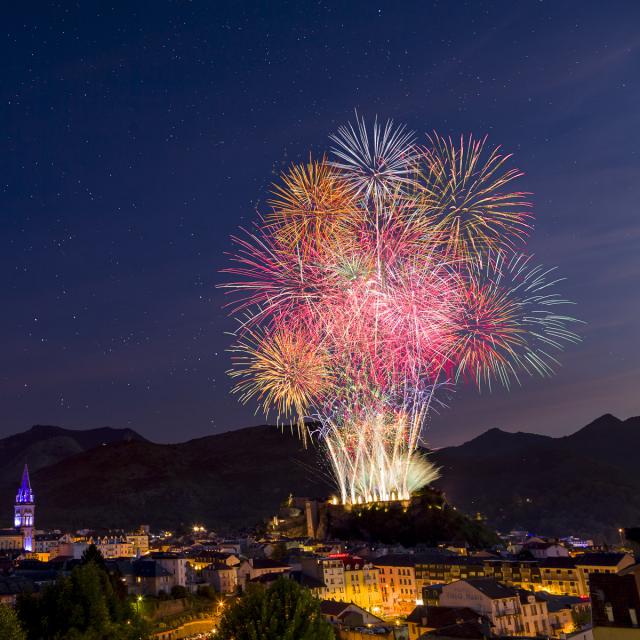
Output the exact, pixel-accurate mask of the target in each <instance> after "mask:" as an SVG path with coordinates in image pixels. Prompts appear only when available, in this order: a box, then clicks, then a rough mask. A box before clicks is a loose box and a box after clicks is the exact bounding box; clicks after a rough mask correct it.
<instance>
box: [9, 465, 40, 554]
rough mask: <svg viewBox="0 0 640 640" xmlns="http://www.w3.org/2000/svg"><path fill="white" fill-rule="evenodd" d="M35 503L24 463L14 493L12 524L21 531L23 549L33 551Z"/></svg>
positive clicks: (27, 469) (27, 470)
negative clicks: (20, 478)
mask: <svg viewBox="0 0 640 640" xmlns="http://www.w3.org/2000/svg"><path fill="white" fill-rule="evenodd" d="M35 510H36V503H35V499H34V497H33V491H31V483H30V482H29V468H28V467H27V465H26V464H25V465H24V471H23V472H22V482H21V483H20V488H19V489H18V493H17V494H16V507H15V517H14V519H13V524H14V526H15V527H16V529H20V531H21V532H22V539H23V544H22V546H23V548H24V550H25V551H33V525H34V518H35Z"/></svg>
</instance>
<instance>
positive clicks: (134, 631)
mask: <svg viewBox="0 0 640 640" xmlns="http://www.w3.org/2000/svg"><path fill="white" fill-rule="evenodd" d="M87 555H88V557H85V558H84V559H83V562H82V563H81V564H79V565H78V566H76V567H75V568H74V569H73V571H72V572H71V575H69V576H66V577H62V578H59V579H58V580H57V581H56V582H55V584H53V585H50V586H48V587H45V589H44V590H43V592H42V594H41V596H40V597H39V598H36V597H33V596H22V597H21V598H19V600H18V606H17V610H18V616H19V618H20V620H21V621H22V624H23V626H24V628H25V630H26V632H27V638H28V640H41V639H46V640H63V639H64V640H112V639H113V638H118V639H120V640H134V639H135V640H139V639H140V638H146V637H147V635H148V634H147V633H146V630H145V626H146V625H145V623H144V622H143V621H142V620H141V619H140V618H139V617H138V616H137V615H136V613H135V612H134V610H133V608H132V606H131V603H130V601H129V600H128V598H127V595H126V589H125V588H124V585H123V584H122V581H121V580H120V579H119V577H118V576H116V575H110V574H109V573H108V572H107V571H106V570H105V569H104V568H103V567H102V566H100V564H99V563H98V562H96V559H95V558H93V557H92V556H93V555H94V554H93V553H90V554H87ZM2 637H4V636H2Z"/></svg>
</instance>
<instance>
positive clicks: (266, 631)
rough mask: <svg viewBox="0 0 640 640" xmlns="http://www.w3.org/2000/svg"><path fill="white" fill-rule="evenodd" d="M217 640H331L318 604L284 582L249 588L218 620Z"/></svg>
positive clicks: (310, 597)
mask: <svg viewBox="0 0 640 640" xmlns="http://www.w3.org/2000/svg"><path fill="white" fill-rule="evenodd" d="M218 633H219V637H220V638H221V640H334V638H335V636H334V633H333V628H332V627H331V625H330V624H329V623H328V622H327V621H326V620H325V619H324V618H323V617H322V614H321V613H320V602H319V601H318V600H317V598H315V597H314V596H313V595H312V594H311V592H310V591H309V589H305V588H302V587H300V586H299V585H298V584H297V583H296V582H294V581H293V580H290V579H288V578H280V579H278V580H277V581H276V582H274V583H273V584H272V585H271V586H270V587H269V588H267V589H265V588H264V587H263V586H261V585H250V586H249V587H248V588H247V590H246V592H245V593H244V594H243V596H242V597H241V598H240V599H239V600H238V601H237V602H236V603H235V604H234V605H232V606H231V607H230V608H229V609H227V611H226V612H225V614H224V615H223V617H222V620H221V621H220V627H219V629H218Z"/></svg>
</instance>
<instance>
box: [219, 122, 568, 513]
mask: <svg viewBox="0 0 640 640" xmlns="http://www.w3.org/2000/svg"><path fill="white" fill-rule="evenodd" d="M331 139H332V141H333V143H334V147H333V148H332V152H333V157H332V158H331V159H323V160H322V161H320V162H314V161H310V162H309V163H308V164H306V165H300V166H294V167H293V168H292V169H291V170H290V171H289V172H288V173H287V174H286V175H284V176H283V177H282V184H280V185H278V186H276V187H275V189H274V192H273V199H272V200H271V201H270V206H271V211H270V212H269V213H268V214H267V215H266V216H265V217H264V218H263V219H261V221H260V223H259V224H257V225H256V228H255V229H254V231H253V232H247V233H244V234H243V236H242V237H240V238H236V239H235V242H236V245H237V251H236V253H235V255H234V256H233V261H234V265H233V266H232V267H231V268H229V269H228V270H227V271H228V272H229V273H232V274H234V275H235V277H236V280H235V281H234V282H231V283H229V284H227V285H224V286H225V287H227V288H229V289H232V290H234V291H235V292H236V293H238V294H239V301H238V302H237V304H235V306H234V312H235V313H236V314H237V315H238V316H239V328H238V330H237V332H236V335H237V341H236V343H235V345H234V346H233V348H232V352H233V361H234V368H233V369H232V371H231V375H232V376H233V377H234V378H235V379H236V380H237V384H236V387H235V389H236V391H237V392H238V393H239V394H240V398H241V400H242V401H243V402H248V401H250V400H252V399H256V400H258V401H259V402H260V403H261V404H262V405H263V407H264V409H265V411H268V409H269V408H270V407H274V408H275V409H276V410H277V412H278V415H279V417H280V418H281V419H287V420H288V419H292V418H294V419H296V420H297V423H298V426H299V429H300V434H301V436H302V437H303V438H304V439H305V440H306V438H307V436H308V433H307V426H306V425H305V418H313V419H314V420H315V422H316V424H319V425H320V426H319V427H318V428H317V430H316V432H315V435H317V436H318V437H319V439H320V441H321V442H322V444H323V446H324V448H325V450H326V453H327V456H328V459H329V461H330V463H331V466H332V469H333V474H334V477H335V480H336V484H337V488H338V490H339V493H340V497H341V500H342V501H343V502H344V503H361V502H368V501H372V500H394V499H406V498H408V497H409V496H410V495H411V493H412V492H413V491H415V490H416V489H419V488H420V487H421V486H423V485H425V484H428V483H429V482H431V481H432V480H434V479H435V478H436V477H437V470H436V469H435V468H434V467H433V465H431V463H430V462H428V461H427V460H426V459H425V458H424V456H422V455H420V454H419V453H417V448H418V445H419V444H420V437H421V433H422V429H423V427H424V424H425V421H426V419H427V415H428V412H429V409H430V407H431V406H432V405H433V403H434V402H435V401H436V400H435V399H436V394H437V392H438V390H439V389H442V388H443V387H445V386H447V385H453V384H456V383H458V382H461V381H465V380H468V381H471V382H473V383H475V384H476V385H477V386H479V387H480V386H489V387H490V386H491V385H492V384H495V383H499V384H502V385H504V386H506V387H508V386H509V384H510V383H511V382H512V381H516V382H519V378H520V376H522V375H523V374H533V373H537V374H540V375H545V376H546V375H549V374H551V373H552V368H553V366H554V364H555V363H556V360H555V358H554V356H553V352H554V351H558V350H559V349H561V348H562V345H563V343H565V342H575V341H576V340H577V339H578V338H577V336H576V334H575V333H573V332H572V331H571V330H570V328H569V327H570V326H571V324H572V323H574V322H576V321H575V320H574V319H572V318H570V317H568V316H566V315H561V314H559V313H558V312H557V309H558V308H559V307H560V306H562V305H566V304H568V303H567V301H565V300H563V299H561V298H560V297H558V295H557V294H555V293H554V292H553V287H554V285H555V284H556V283H557V281H558V280H557V279H554V278H553V277H552V270H545V269H543V268H542V267H539V266H532V265H531V259H530V258H529V257H527V256H524V255H522V254H520V253H517V250H518V245H519V244H522V243H523V241H524V239H525V238H526V235H527V231H528V230H529V229H530V226H531V214H530V212H529V205H528V203H526V202H525V197H526V194H524V193H521V192H515V191H510V190H509V189H510V183H511V182H512V181H513V180H514V179H516V178H517V177H519V176H520V175H521V174H520V173H519V172H518V171H517V170H516V169H507V168H506V164H507V162H508V160H509V156H504V155H501V154H500V152H499V150H498V149H494V150H491V151H485V141H484V140H482V141H475V140H473V139H472V138H471V137H470V138H469V139H467V140H466V141H465V140H464V139H461V140H460V142H459V143H454V142H453V141H451V140H447V139H444V138H441V137H440V136H437V135H433V136H431V137H429V138H428V140H427V142H428V146H425V147H422V146H418V145H417V144H416V143H415V138H414V135H413V134H412V133H410V132H407V131H406V130H405V129H404V127H394V126H393V123H391V122H388V123H387V124H385V125H384V126H381V125H379V124H378V123H377V122H376V123H374V125H373V127H372V129H371V130H368V129H367V127H366V126H365V123H364V121H362V120H361V121H358V122H357V123H356V125H355V126H351V125H349V126H346V127H341V128H340V129H339V130H338V133H337V134H336V135H334V136H332V138H331Z"/></svg>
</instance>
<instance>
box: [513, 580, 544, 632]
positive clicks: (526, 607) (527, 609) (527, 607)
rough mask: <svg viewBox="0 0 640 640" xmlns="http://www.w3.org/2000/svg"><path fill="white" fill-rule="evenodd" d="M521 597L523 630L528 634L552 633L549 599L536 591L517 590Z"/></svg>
mask: <svg viewBox="0 0 640 640" xmlns="http://www.w3.org/2000/svg"><path fill="white" fill-rule="evenodd" d="M516 592H517V594H518V597H519V598H520V611H521V612H522V614H521V630H522V631H523V632H524V633H525V634H526V635H531V636H546V635H549V634H550V633H551V622H550V620H549V609H548V607H547V601H546V600H545V599H544V598H543V597H542V596H540V595H539V594H538V593H536V592H535V591H527V590H525V589H517V590H516Z"/></svg>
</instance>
